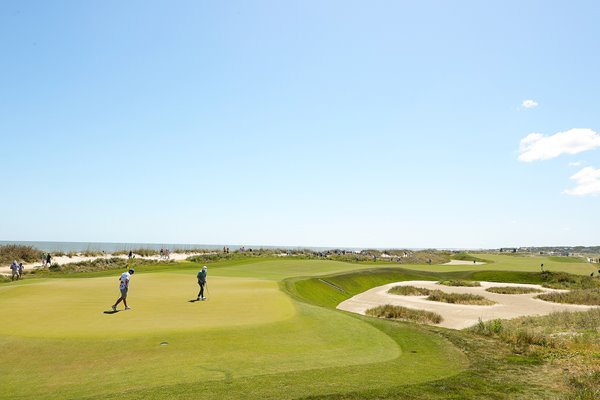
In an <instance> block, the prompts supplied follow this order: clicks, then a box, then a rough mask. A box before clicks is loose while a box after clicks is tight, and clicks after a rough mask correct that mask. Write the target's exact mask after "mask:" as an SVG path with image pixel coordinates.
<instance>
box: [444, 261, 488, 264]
mask: <svg viewBox="0 0 600 400" xmlns="http://www.w3.org/2000/svg"><path fill="white" fill-rule="evenodd" d="M483 264H485V263H484V262H481V261H475V262H473V261H465V260H450V262H447V263H445V264H442V265H483Z"/></svg>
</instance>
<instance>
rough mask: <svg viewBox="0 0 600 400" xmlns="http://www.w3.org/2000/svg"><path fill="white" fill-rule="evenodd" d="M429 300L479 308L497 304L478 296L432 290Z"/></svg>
mask: <svg viewBox="0 0 600 400" xmlns="http://www.w3.org/2000/svg"><path fill="white" fill-rule="evenodd" d="M427 300H430V301H439V302H443V303H450V304H472V305H478V306H491V305H492V304H496V302H494V301H492V300H490V299H486V298H485V297H483V296H480V295H478V294H471V293H447V292H443V291H441V290H432V291H431V293H430V294H429V296H428V297H427Z"/></svg>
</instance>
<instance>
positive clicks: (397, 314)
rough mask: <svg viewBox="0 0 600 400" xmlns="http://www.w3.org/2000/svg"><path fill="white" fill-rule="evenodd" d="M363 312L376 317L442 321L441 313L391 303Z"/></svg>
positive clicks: (430, 321) (431, 321) (415, 320)
mask: <svg viewBox="0 0 600 400" xmlns="http://www.w3.org/2000/svg"><path fill="white" fill-rule="evenodd" d="M365 314H366V315H370V316H372V317H377V318H386V319H399V320H405V321H413V322H421V323H434V324H439V323H440V322H442V321H443V318H442V316H441V315H439V314H436V313H434V312H431V311H425V310H413V309H412V308H406V307H401V306H393V305H391V304H386V305H383V306H379V307H375V308H370V309H368V310H367V311H366V312H365Z"/></svg>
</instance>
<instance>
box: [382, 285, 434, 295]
mask: <svg viewBox="0 0 600 400" xmlns="http://www.w3.org/2000/svg"><path fill="white" fill-rule="evenodd" d="M388 293H390V294H397V295H400V296H427V295H428V294H429V293H431V290H429V289H425V288H420V287H416V286H394V287H393V288H391V289H390V290H388Z"/></svg>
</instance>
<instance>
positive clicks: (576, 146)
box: [519, 128, 600, 162]
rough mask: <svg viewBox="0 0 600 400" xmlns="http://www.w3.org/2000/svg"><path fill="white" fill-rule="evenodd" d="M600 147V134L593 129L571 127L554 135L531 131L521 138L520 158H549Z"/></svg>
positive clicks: (534, 159) (527, 159) (529, 159)
mask: <svg viewBox="0 0 600 400" xmlns="http://www.w3.org/2000/svg"><path fill="white" fill-rule="evenodd" d="M597 147H600V135H598V134H597V133H596V132H594V131H593V130H591V129H580V128H576V129H570V130H568V131H566V132H558V133H556V134H554V135H552V136H544V135H543V134H541V133H530V134H529V135H527V136H525V137H524V138H523V139H521V144H520V146H519V160H520V161H525V162H531V161H537V160H548V159H550V158H554V157H558V156H560V155H561V154H577V153H581V152H584V151H588V150H593V149H595V148H597Z"/></svg>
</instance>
